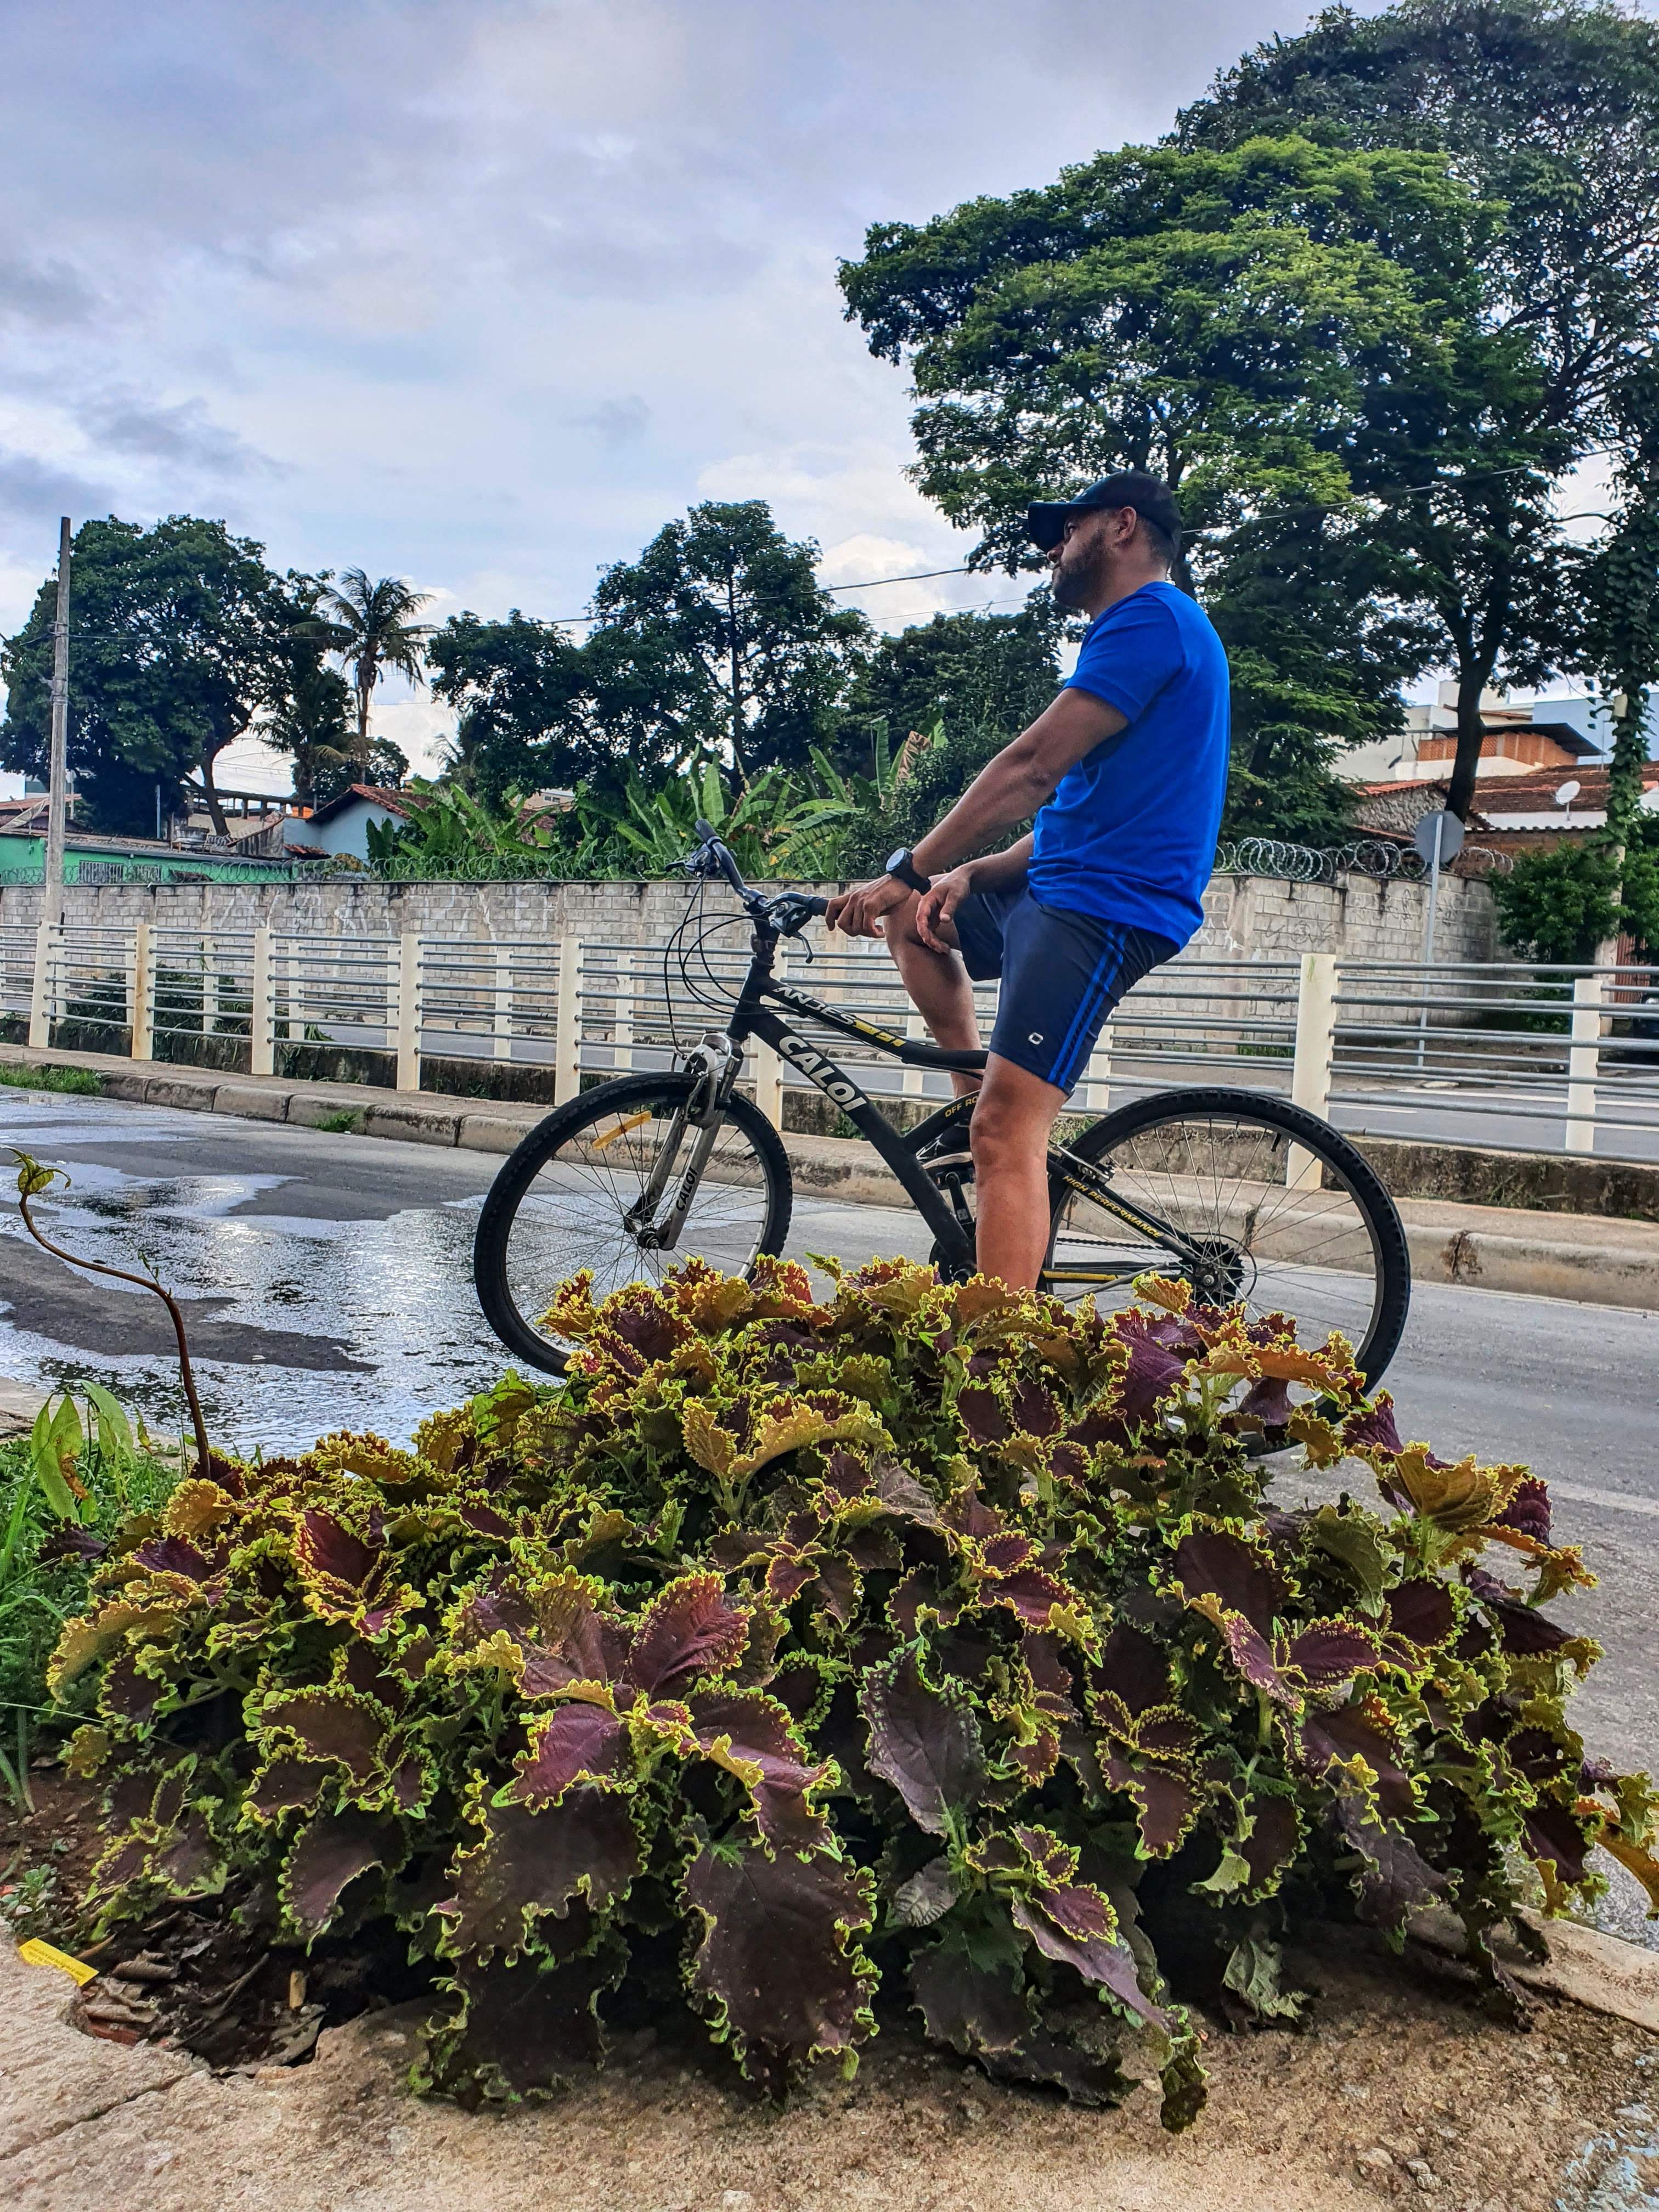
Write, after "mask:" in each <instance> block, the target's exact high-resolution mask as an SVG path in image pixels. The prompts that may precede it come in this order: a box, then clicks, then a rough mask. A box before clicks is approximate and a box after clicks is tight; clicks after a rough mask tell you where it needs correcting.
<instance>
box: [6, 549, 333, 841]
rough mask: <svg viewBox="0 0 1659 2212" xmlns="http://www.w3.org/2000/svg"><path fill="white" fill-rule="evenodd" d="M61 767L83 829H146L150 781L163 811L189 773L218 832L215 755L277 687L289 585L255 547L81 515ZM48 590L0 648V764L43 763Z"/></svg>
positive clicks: (37, 770) (53, 603)
mask: <svg viewBox="0 0 1659 2212" xmlns="http://www.w3.org/2000/svg"><path fill="white" fill-rule="evenodd" d="M71 574H72V580H73V599H72V612H71V617H70V742H69V764H70V773H71V775H73V776H74V778H75V781H76V787H77V789H78V790H79V791H80V793H82V817H81V818H82V820H83V821H84V822H85V823H87V825H88V827H90V828H93V829H101V830H106V831H112V832H116V833H125V834H127V835H143V834H144V833H145V832H147V831H148V830H149V829H151V828H152V827H153V825H154V822H155V799H156V791H157V787H158V786H159V787H160V788H161V795H162V799H163V801H164V803H165V804H166V805H167V810H168V811H176V810H177V808H178V806H179V802H180V797H181V793H180V789H179V786H180V782H181V780H182V778H183V777H185V775H188V774H190V773H191V771H192V770H193V771H195V772H196V773H197V774H199V775H200V776H201V778H202V781H203V784H204V787H205V789H206V792H207V795H208V810H209V812H210V816H211V817H212V821H213V824H214V827H215V829H216V830H218V831H219V833H220V834H221V835H223V834H225V819H224V814H223V810H222V807H221V805H220V803H219V799H218V794H217V792H216V788H215V784H214V762H215V760H216V758H217V757H218V755H219V754H220V753H222V751H223V750H224V749H225V747H226V746H227V745H228V744H232V743H233V742H234V740H235V739H236V738H240V737H241V736H242V735H243V734H244V733H245V732H246V731H247V730H248V729H249V728H250V727H251V726H252V723H253V721H254V720H255V718H256V716H257V715H258V714H260V712H261V711H262V709H266V708H269V706H270V702H271V701H272V699H273V698H274V697H275V696H277V695H278V694H279V693H280V691H281V689H282V685H283V673H284V668H285V665H286V664H285V659H284V632H285V629H286V626H287V625H286V616H287V612H288V605H289V601H288V593H289V590H290V589H291V586H289V585H285V584H284V583H283V581H282V580H279V579H278V578H277V577H276V576H274V575H273V574H271V572H270V569H269V568H267V567H266V566H265V561H264V547H263V546H261V545H258V544H255V543H254V542H253V540H252V538H237V537H234V536H233V535H232V534H231V532H229V531H228V530H227V529H226V527H225V526H224V524H223V523H222V522H210V521H204V520H202V519H201V518H199V517H198V516H196V515H188V514H175V515H170V516H168V517H167V520H165V521H162V522H158V523H157V524H155V526H154V528H152V529H149V530H144V529H143V528H141V527H140V526H139V525H137V523H131V522H121V521H118V520H116V518H115V517H114V516H111V517H110V518H109V519H108V520H106V521H101V522H84V523H82V526H81V527H80V529H79V530H78V531H77V532H76V534H75V540H74V546H73V553H72V569H71ZM56 611H57V586H56V585H55V583H53V582H52V581H50V580H49V581H47V582H46V583H43V584H42V585H41V586H40V592H38V593H37V595H36V598H35V602H34V605H33V608H32V610H31V611H30V613H29V617H28V619H27V622H26V623H24V625H23V627H22V629H21V630H20V631H19V632H18V633H17V635H15V637H12V638H9V639H8V640H7V641H6V642H5V644H4V646H3V648H0V672H3V674H4V676H5V679H6V683H7V685H8V702H7V711H6V718H5V721H4V723H3V725H0V762H3V764H4V765H5V766H6V767H7V768H9V769H14V770H17V769H21V770H22V771H23V772H24V773H25V774H27V775H45V774H46V767H47V761H48V753H49V744H50V732H51V680H52V624H53V622H54V620H55V617H56Z"/></svg>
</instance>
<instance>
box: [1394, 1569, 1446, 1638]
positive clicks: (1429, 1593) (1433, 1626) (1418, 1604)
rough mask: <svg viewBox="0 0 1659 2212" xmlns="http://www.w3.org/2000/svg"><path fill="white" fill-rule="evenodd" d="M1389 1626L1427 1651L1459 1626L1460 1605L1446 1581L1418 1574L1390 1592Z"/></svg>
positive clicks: (1397, 1633) (1398, 1634)
mask: <svg viewBox="0 0 1659 2212" xmlns="http://www.w3.org/2000/svg"><path fill="white" fill-rule="evenodd" d="M1387 1602H1388V1607H1389V1627H1390V1628H1391V1629H1393V1631H1394V1632H1395V1634H1396V1635H1397V1636H1403V1637H1405V1638H1407V1641H1408V1642H1410V1643H1412V1644H1421V1645H1422V1646H1423V1647H1424V1649H1425V1650H1434V1649H1437V1647H1438V1646H1439V1645H1441V1644H1443V1643H1444V1642H1445V1641H1446V1639H1447V1638H1448V1637H1449V1635H1450V1634H1451V1632H1452V1630H1453V1629H1454V1628H1455V1626H1456V1625H1457V1608H1456V1607H1455V1605H1454V1604H1453V1602H1452V1594H1451V1592H1450V1591H1449V1589H1447V1587H1446V1585H1445V1584H1444V1583H1437V1582H1431V1581H1430V1580H1429V1579H1428V1578H1427V1577H1424V1576H1415V1577H1413V1578H1412V1579H1411V1580H1410V1581H1409V1582H1403V1583H1399V1584H1398V1585H1397V1586H1396V1587H1395V1589H1391V1590H1389V1592H1388V1594H1387Z"/></svg>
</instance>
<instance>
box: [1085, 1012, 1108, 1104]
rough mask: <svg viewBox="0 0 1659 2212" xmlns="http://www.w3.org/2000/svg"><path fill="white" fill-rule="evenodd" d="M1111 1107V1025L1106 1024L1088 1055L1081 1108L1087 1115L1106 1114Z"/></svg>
mask: <svg viewBox="0 0 1659 2212" xmlns="http://www.w3.org/2000/svg"><path fill="white" fill-rule="evenodd" d="M1111 1106H1112V1025H1111V1024H1110V1023H1109V1022H1108V1023H1107V1024H1106V1026H1105V1028H1104V1029H1103V1030H1102V1031H1101V1032H1100V1035H1099V1036H1098V1037H1097V1039H1096V1041H1095V1048H1094V1050H1093V1051H1092V1052H1091V1054H1089V1065H1088V1066H1087V1067H1086V1068H1085V1071H1084V1076H1083V1108H1084V1111H1085V1113H1087V1114H1108V1113H1109V1112H1110V1111H1111Z"/></svg>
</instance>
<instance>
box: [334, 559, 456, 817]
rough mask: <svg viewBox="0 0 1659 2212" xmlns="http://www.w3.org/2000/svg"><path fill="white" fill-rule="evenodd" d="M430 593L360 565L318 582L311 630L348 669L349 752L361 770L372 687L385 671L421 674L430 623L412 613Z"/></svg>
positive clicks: (365, 763)
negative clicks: (353, 713) (352, 720)
mask: <svg viewBox="0 0 1659 2212" xmlns="http://www.w3.org/2000/svg"><path fill="white" fill-rule="evenodd" d="M431 597H432V594H431V593H430V592H417V591H416V589H415V587H414V586H413V585H412V584H411V583H410V582H409V580H408V579H407V578H406V577H403V576H381V577H380V578H378V579H376V580H372V581H371V580H370V578H369V576H368V574H367V572H366V571H365V570H363V569H362V568H348V569H346V570H345V571H344V572H343V574H342V575H341V576H340V577H339V578H338V579H337V580H336V579H334V578H332V577H325V578H324V579H323V580H322V587H321V589H320V590H319V593H318V596H317V602H316V609H315V616H314V624H315V630H314V634H315V635H317V636H318V637H319V638H320V639H321V640H322V641H324V642H325V644H326V645H327V647H328V648H329V650H330V651H331V653H337V655H338V656H339V659H340V661H341V664H342V665H343V667H345V668H347V669H349V671H350V672H351V676H350V680H351V688H352V690H353V692H354V694H355V695H356V705H357V728H356V735H355V737H354V738H353V741H352V750H353V756H354V758H355V760H356V764H357V766H358V767H359V768H360V769H362V770H363V772H364V773H365V774H367V773H368V769H369V767H370V760H369V744H370V740H369V734H368V713H369V704H370V702H371V701H372V700H373V698H374V687H375V685H376V684H379V683H380V680H381V678H382V677H383V676H384V675H385V674H386V671H387V670H388V669H389V670H391V671H393V672H394V673H395V674H397V675H400V676H406V677H407V678H409V680H410V683H411V684H419V683H421V682H422V680H423V678H424V676H425V672H426V662H425V655H426V641H427V640H428V638H429V637H430V636H431V635H432V627H431V624H430V623H422V622H416V621H415V620H414V619H413V617H415V616H416V615H418V614H419V612H420V611H421V609H422V607H423V606H425V605H428V602H429V601H430V599H431Z"/></svg>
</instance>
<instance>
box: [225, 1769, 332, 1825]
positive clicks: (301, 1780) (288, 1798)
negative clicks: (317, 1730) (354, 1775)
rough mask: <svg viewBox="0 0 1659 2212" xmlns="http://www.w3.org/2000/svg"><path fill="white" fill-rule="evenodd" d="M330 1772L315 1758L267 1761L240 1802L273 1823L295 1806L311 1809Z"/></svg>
mask: <svg viewBox="0 0 1659 2212" xmlns="http://www.w3.org/2000/svg"><path fill="white" fill-rule="evenodd" d="M333 1772H334V1770H333V1768H332V1767H331V1766H330V1765H325V1764H324V1763H323V1762H322V1761H320V1760H318V1759H290V1758H288V1757H286V1756H284V1757H280V1758H276V1759H268V1760H267V1761H266V1763H265V1764H264V1766H262V1767H261V1768H260V1770H259V1771H258V1774H257V1775H256V1776H255V1777H254V1779H253V1784H252V1788H251V1789H250V1790H249V1791H248V1793H247V1796H246V1798H245V1799H244V1801H243V1802H244V1803H245V1804H246V1807H247V1808H248V1809H249V1811H250V1812H253V1813H257V1814H258V1815H259V1816H260V1818H261V1819H262V1820H276V1819H277V1818H279V1817H280V1815H281V1814H283V1813H288V1812H292V1811H293V1810H295V1808H298V1807H301V1806H303V1807H306V1808H314V1807H315V1806H316V1804H317V1802H318V1801H319V1798H320V1796H321V1795H322V1788H323V1784H324V1783H325V1782H327V1781H329V1780H331V1778H332V1777H333Z"/></svg>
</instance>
